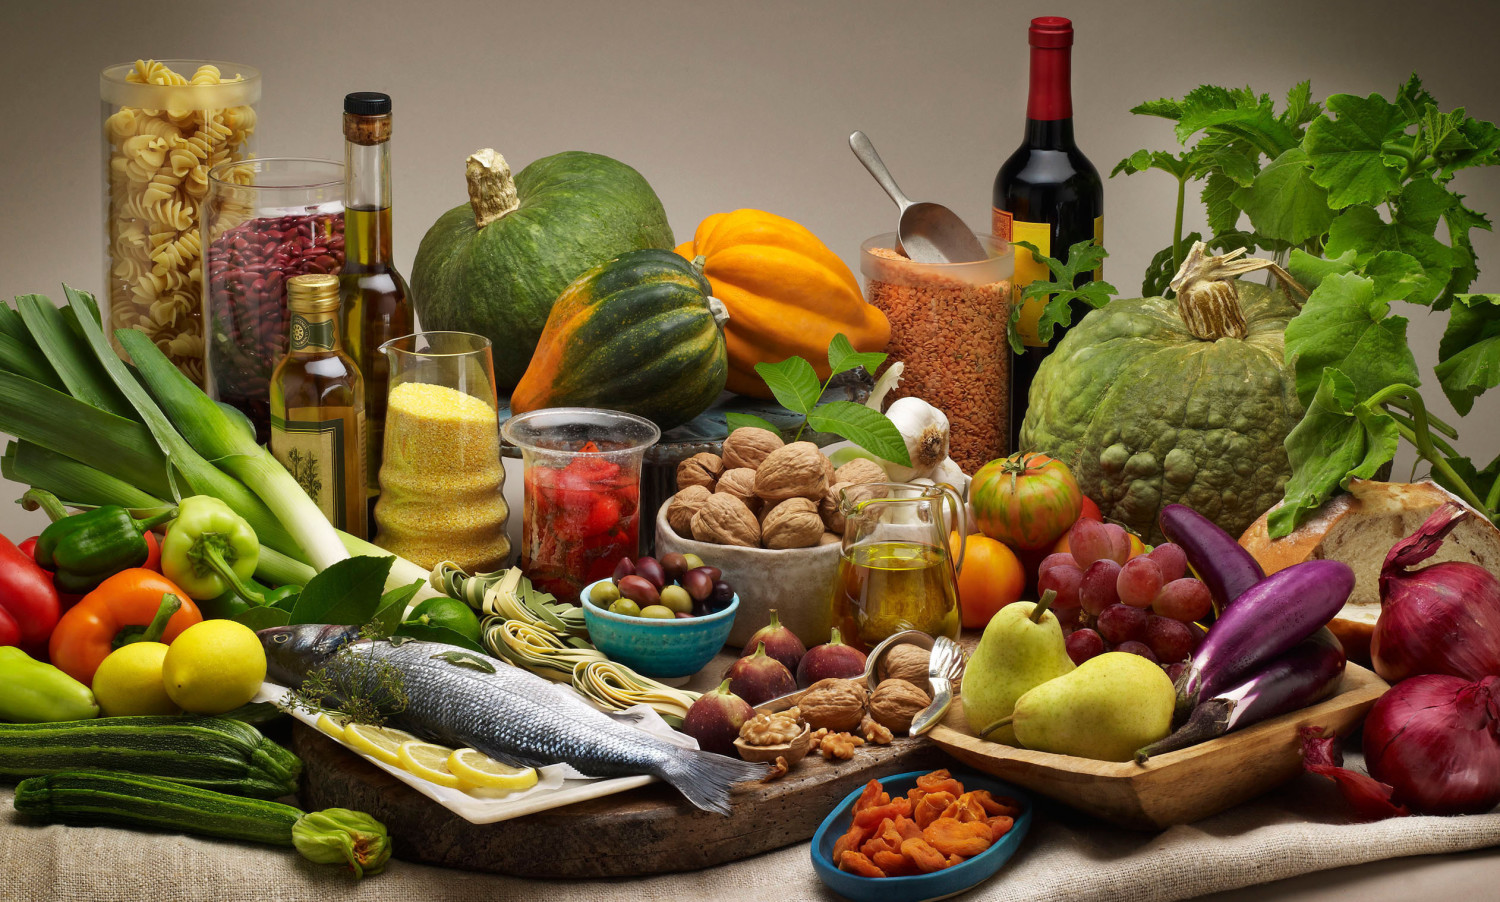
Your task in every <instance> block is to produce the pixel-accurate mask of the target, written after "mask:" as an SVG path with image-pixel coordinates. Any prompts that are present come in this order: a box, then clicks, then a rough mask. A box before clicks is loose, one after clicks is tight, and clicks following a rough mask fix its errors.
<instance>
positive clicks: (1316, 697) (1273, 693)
mask: <svg viewBox="0 0 1500 902" xmlns="http://www.w3.org/2000/svg"><path fill="white" fill-rule="evenodd" d="M1344 663H1345V659H1344V646H1342V645H1340V644H1339V640H1338V639H1337V638H1336V637H1335V636H1334V635H1333V633H1331V632H1329V631H1328V627H1326V626H1325V627H1323V628H1322V629H1320V630H1318V631H1317V632H1316V633H1313V634H1312V635H1311V636H1308V637H1307V638H1306V639H1303V640H1302V641H1301V642H1299V643H1297V644H1296V645H1295V646H1293V647H1292V650H1291V651H1288V652H1286V653H1285V654H1283V655H1281V656H1280V657H1278V658H1276V659H1274V660H1273V661H1271V663H1270V664H1267V665H1266V666H1265V668H1264V669H1262V670H1261V671H1260V672H1259V673H1257V674H1255V675H1254V676H1252V677H1250V678H1249V679H1248V680H1245V681H1244V682H1243V683H1240V684H1239V685H1238V686H1234V687H1233V688H1230V689H1226V690H1224V691H1223V692H1220V693H1218V694H1217V695H1215V696H1214V697H1213V698H1210V699H1205V700H1204V701H1202V702H1199V703H1198V706H1197V707H1196V708H1194V709H1193V713H1192V715H1191V716H1190V717H1188V719H1187V722H1186V723H1184V724H1183V725H1182V726H1180V727H1178V728H1177V730H1176V731H1175V732H1174V733H1172V735H1170V736H1168V737H1167V738H1166V739H1163V740H1161V741H1160V742H1153V743H1152V744H1150V745H1148V746H1146V747H1145V748H1143V749H1141V750H1140V751H1138V752H1136V753H1135V760H1136V763H1138V764H1144V763H1145V761H1146V759H1147V758H1150V757H1151V756H1152V755H1161V754H1165V753H1166V752H1175V751H1177V750H1178V749H1185V748H1187V747H1188V746H1190V745H1197V744H1198V743H1200V742H1207V741H1208V740H1210V739H1213V738H1215V737H1218V736H1223V735H1224V734H1225V733H1228V732H1229V731H1231V730H1237V729H1239V728H1240V727H1248V726H1249V725H1251V724H1253V723H1259V722H1260V721H1262V720H1270V719H1271V718H1273V717H1278V716H1280V715H1282V714H1285V713H1287V712H1288V711H1296V710H1297V709H1299V708H1305V707H1307V706H1308V705H1311V704H1313V703H1314V702H1318V701H1322V700H1323V699H1324V698H1325V697H1327V696H1328V694H1329V693H1330V692H1332V691H1333V688H1334V687H1335V686H1337V685H1338V682H1339V677H1341V676H1343V675H1344Z"/></svg>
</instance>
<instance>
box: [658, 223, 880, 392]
mask: <svg viewBox="0 0 1500 902" xmlns="http://www.w3.org/2000/svg"><path fill="white" fill-rule="evenodd" d="M677 253H679V254H681V255H682V256H684V257H686V258H688V259H689V260H692V259H694V258H696V257H703V258H704V269H703V272H704V275H706V276H707V277H708V281H709V283H710V284H711V285H713V289H714V297H716V298H718V299H719V300H720V301H723V302H724V306H725V307H727V308H728V310H729V322H728V324H726V325H725V327H724V343H725V347H726V348H727V349H728V352H729V381H728V388H729V390H730V391H733V392H739V393H740V394H742V395H751V396H753V397H757V398H766V399H770V398H771V390H770V389H769V388H767V387H766V383H765V381H764V380H762V379H761V378H760V376H759V375H758V374H756V372H755V365H756V364H757V363H761V362H765V363H776V362H778V361H781V360H785V359H786V358H788V357H802V358H804V359H805V360H807V361H808V362H809V363H811V364H812V365H813V368H814V369H815V370H817V372H818V378H819V379H827V378H828V374H829V370H828V343H829V342H830V341H832V340H833V336H834V335H837V334H838V333H840V332H842V333H844V335H845V336H847V337H848V339H849V341H850V343H851V344H853V345H854V347H855V350H859V351H883V350H885V346H886V343H887V342H889V341H890V338H891V324H890V322H889V321H888V320H887V319H886V318H885V313H884V312H882V311H881V310H880V309H879V308H877V307H873V306H871V305H870V304H867V303H866V302H865V298H864V295H863V294H862V293H860V290H859V282H858V281H857V280H856V279H855V277H854V273H853V272H851V271H850V270H849V267H848V266H846V265H845V264H844V261H843V260H840V259H839V257H838V255H837V254H835V253H834V252H833V251H831V250H829V249H828V246H827V245H825V244H824V243H823V242H821V241H819V240H818V238H817V236H816V235H814V234H813V233H812V232H809V231H808V230H807V229H806V228H804V227H802V226H801V225H798V224H797V223H795V222H792V221H791V220H790V219H786V218H785V217H781V216H777V215H776V214H774V213H766V212H764V211H761V210H736V211H734V212H733V213H715V214H714V215H712V216H710V217H708V218H707V219H705V220H703V222H702V223H700V224H699V225H698V230H697V231H696V232H694V233H693V240H692V241H689V242H686V243H685V244H681V245H679V246H678V248H677Z"/></svg>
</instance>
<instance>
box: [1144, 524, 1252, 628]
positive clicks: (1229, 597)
mask: <svg viewBox="0 0 1500 902" xmlns="http://www.w3.org/2000/svg"><path fill="white" fill-rule="evenodd" d="M1157 522H1158V523H1159V524H1160V525H1161V531H1162V534H1163V535H1165V536H1166V537H1167V540H1168V541H1170V542H1171V543H1172V544H1174V545H1177V546H1178V547H1180V548H1181V549H1182V553H1183V554H1184V555H1185V556H1186V557H1187V562H1188V564H1189V565H1191V566H1192V568H1193V572H1194V573H1196V574H1198V578H1199V579H1201V580H1203V584H1204V585H1205V586H1207V587H1208V594H1210V595H1212V596H1213V598H1214V610H1215V611H1217V612H1218V614H1219V616H1221V617H1222V616H1223V615H1224V609H1225V608H1227V607H1229V605H1230V604H1231V603H1232V602H1233V601H1234V600H1235V599H1236V598H1239V597H1240V596H1241V595H1243V594H1244V593H1245V590H1246V589H1248V588H1250V587H1251V586H1253V585H1255V584H1256V583H1258V582H1260V581H1261V580H1263V579H1265V578H1266V572H1265V571H1264V570H1262V569H1261V567H1260V562H1259V561H1257V560H1256V559H1255V558H1254V557H1252V556H1251V554H1250V552H1248V551H1246V550H1245V549H1243V548H1241V547H1240V543H1239V542H1238V541H1236V540H1235V538H1234V536H1232V535H1230V534H1229V533H1227V532H1225V531H1224V530H1222V529H1220V528H1219V527H1218V526H1217V525H1216V524H1215V523H1214V521H1212V520H1210V519H1208V518H1207V517H1205V516H1203V515H1202V514H1200V513H1198V512H1197V511H1195V510H1193V509H1192V508H1190V507H1188V506H1187V505H1185V504H1169V505H1167V506H1166V507H1164V508H1162V509H1161V516H1160V517H1159V518H1158V519H1157Z"/></svg>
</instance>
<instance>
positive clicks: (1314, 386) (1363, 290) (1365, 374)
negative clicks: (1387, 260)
mask: <svg viewBox="0 0 1500 902" xmlns="http://www.w3.org/2000/svg"><path fill="white" fill-rule="evenodd" d="M1286 355H1287V357H1288V358H1290V359H1292V360H1293V361H1294V363H1293V366H1294V368H1295V370H1294V371H1295V374H1296V381H1297V399H1298V400H1300V401H1301V402H1302V404H1303V405H1304V406H1310V405H1311V404H1312V401H1313V396H1314V395H1315V394H1316V393H1317V392H1318V391H1319V389H1320V386H1321V385H1322V384H1323V382H1324V381H1325V377H1324V370H1325V369H1328V368H1336V369H1337V370H1338V371H1339V378H1340V379H1342V380H1344V381H1345V382H1347V383H1348V384H1349V385H1350V387H1351V389H1352V390H1353V391H1354V393H1355V401H1360V400H1363V399H1364V398H1367V397H1369V396H1370V395H1371V394H1373V393H1375V392H1376V391H1379V390H1380V389H1382V388H1385V387H1386V386H1387V385H1391V384H1394V383H1405V384H1407V385H1416V384H1417V362H1416V360H1415V358H1413V357H1412V353H1411V348H1409V347H1407V344H1406V317H1404V316H1391V315H1390V305H1389V304H1387V303H1386V302H1385V301H1384V300H1381V299H1380V298H1378V297H1376V295H1375V283H1374V282H1373V281H1372V280H1370V279H1367V278H1364V277H1363V276H1358V275H1354V274H1352V273H1348V274H1344V275H1330V276H1327V277H1326V278H1324V279H1323V281H1322V283H1321V284H1319V285H1318V288H1317V290H1316V291H1314V292H1313V293H1312V295H1311V296H1309V297H1308V299H1307V303H1306V304H1304V305H1303V307H1302V312H1301V313H1299V314H1298V315H1297V316H1296V317H1294V318H1293V319H1292V321H1291V322H1290V323H1288V324H1287V327H1286Z"/></svg>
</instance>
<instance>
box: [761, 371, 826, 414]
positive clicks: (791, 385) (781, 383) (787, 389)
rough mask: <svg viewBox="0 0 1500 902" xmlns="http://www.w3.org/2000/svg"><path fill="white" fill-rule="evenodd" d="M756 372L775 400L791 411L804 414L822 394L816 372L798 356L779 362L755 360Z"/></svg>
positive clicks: (821, 386)
mask: <svg viewBox="0 0 1500 902" xmlns="http://www.w3.org/2000/svg"><path fill="white" fill-rule="evenodd" d="M755 371H756V372H757V373H759V374H760V377H761V378H762V379H764V380H766V385H767V386H769V387H770V389H771V394H773V395H775V396H776V401H777V403H778V404H780V405H781V406H782V407H785V408H786V409H787V410H790V411H791V412H792V413H800V414H802V415H803V416H806V415H807V413H808V412H809V411H811V410H812V409H813V407H814V406H816V405H817V403H818V398H820V397H822V395H823V383H821V382H819V381H818V374H817V373H816V372H814V370H813V367H812V364H810V363H808V362H807V361H806V360H803V359H802V358H801V357H788V358H787V359H785V360H783V361H781V362H780V363H757V364H756V365H755Z"/></svg>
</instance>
